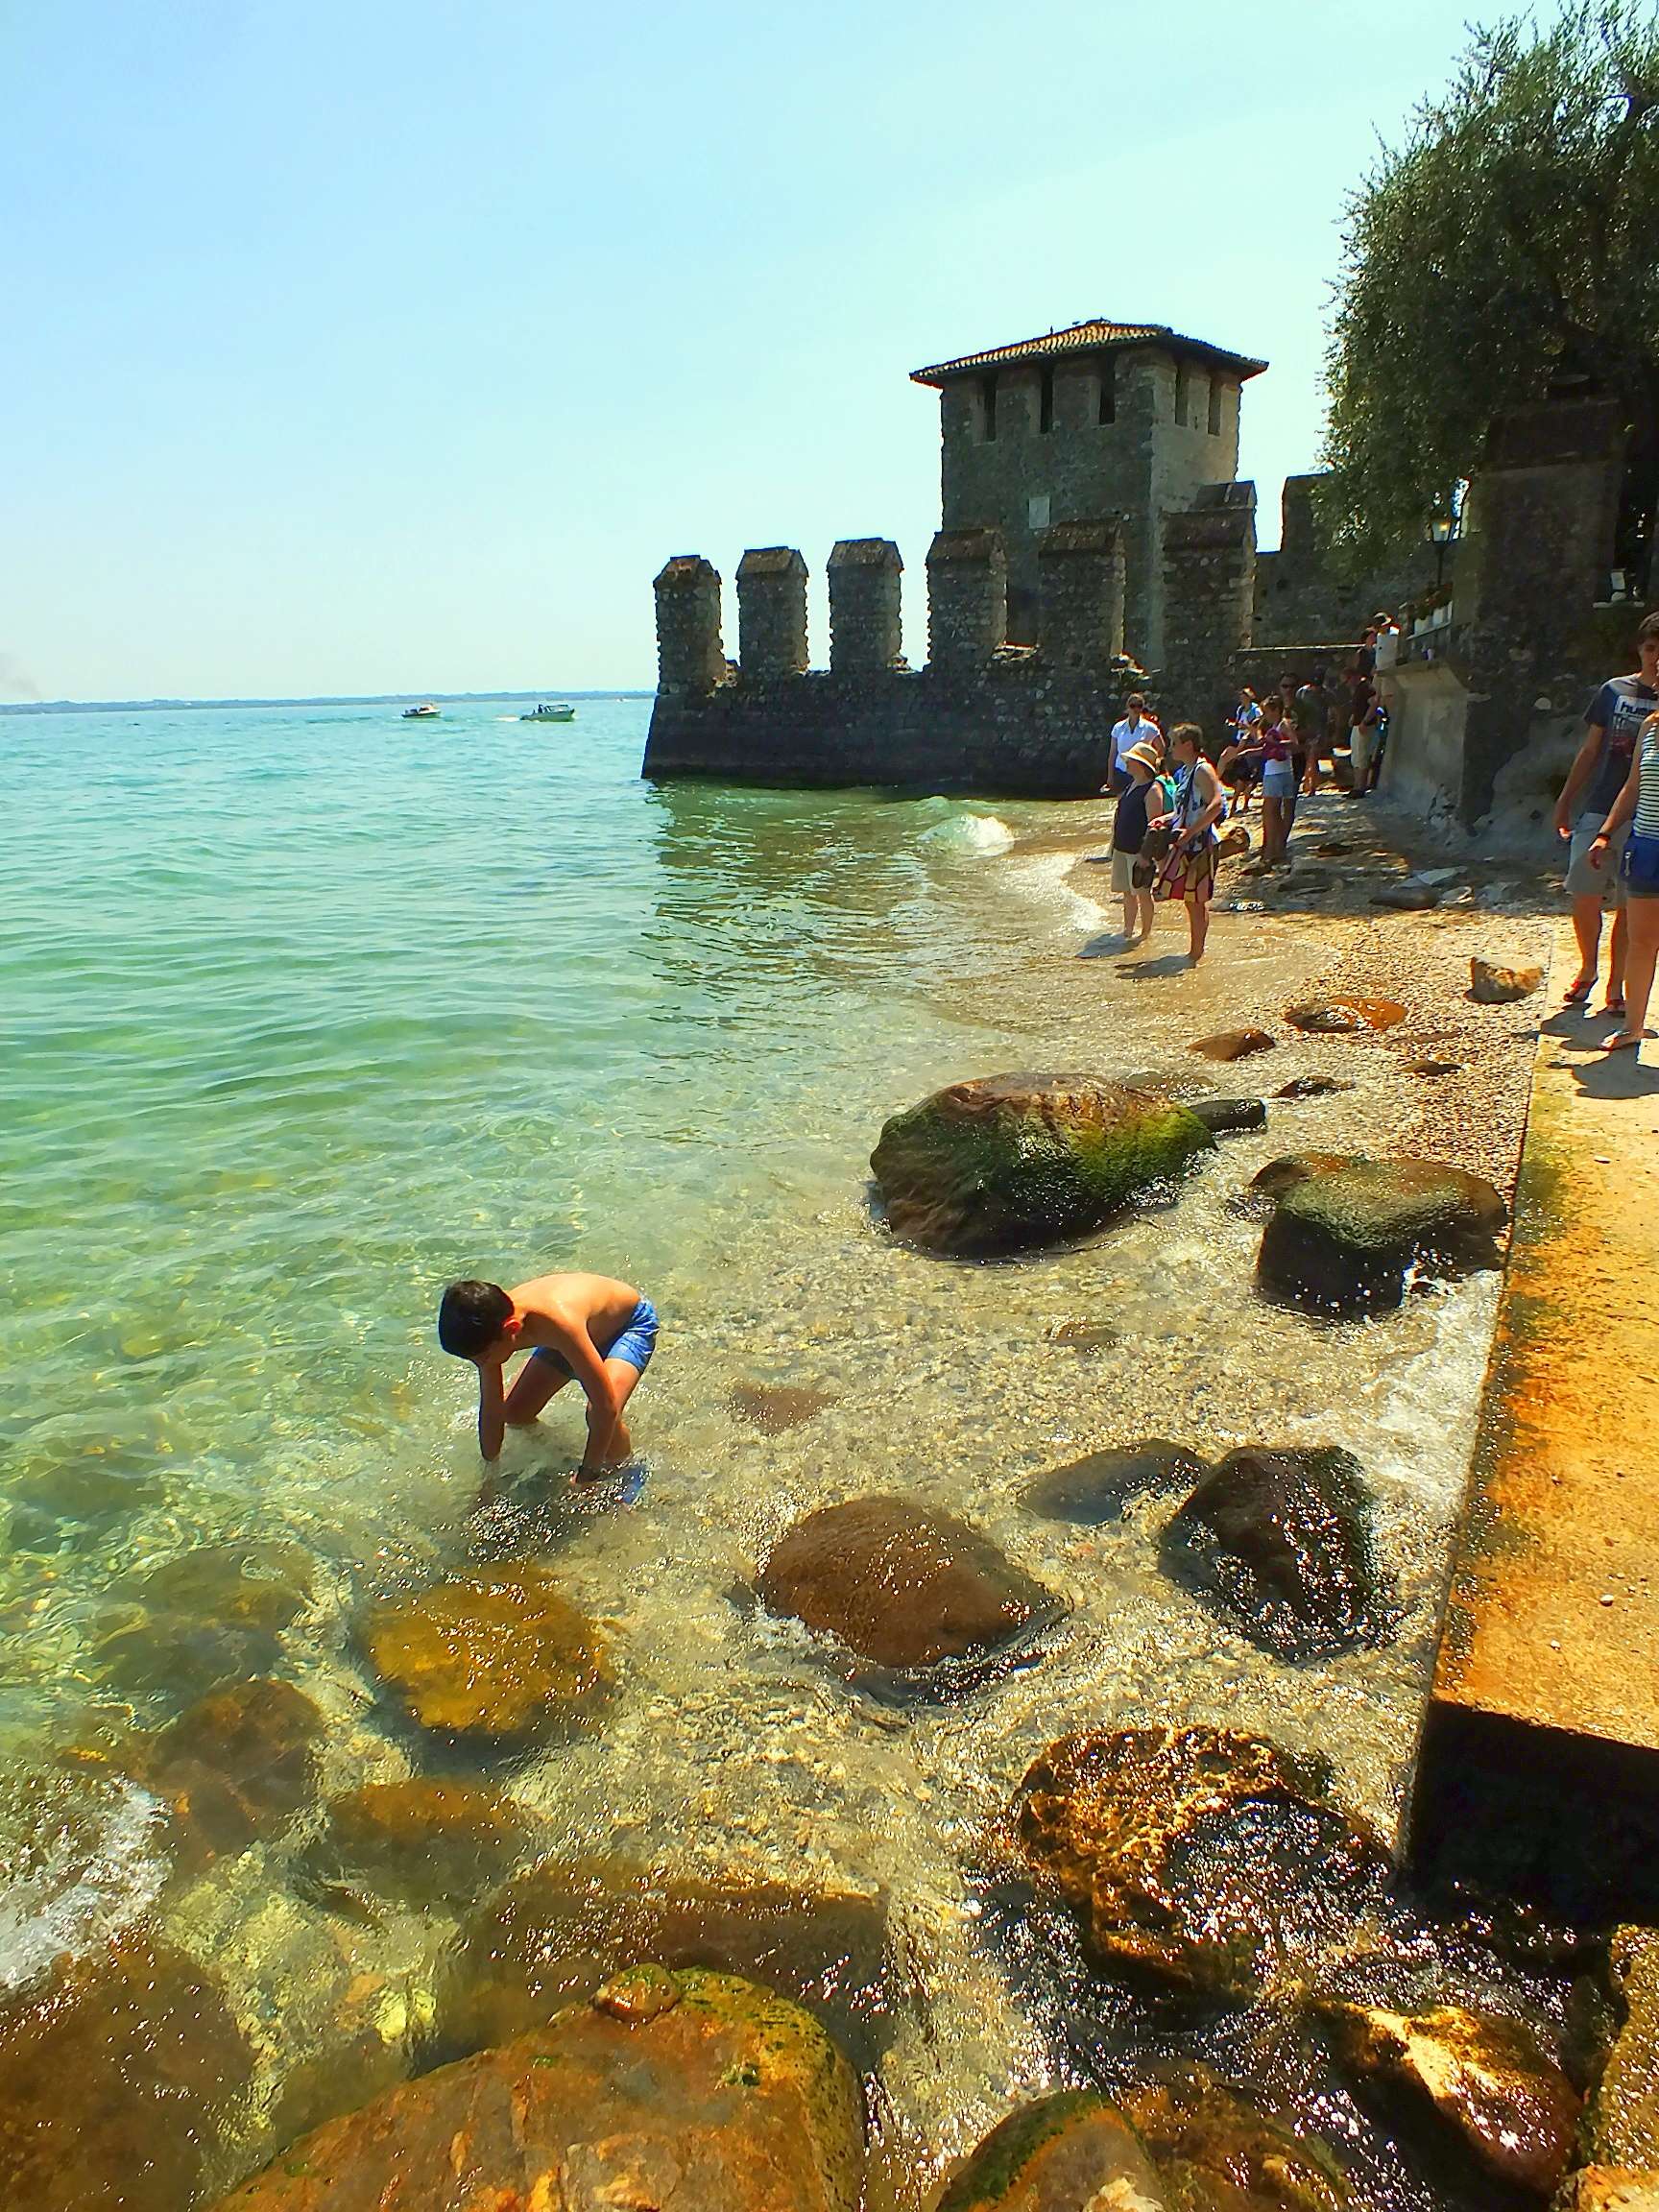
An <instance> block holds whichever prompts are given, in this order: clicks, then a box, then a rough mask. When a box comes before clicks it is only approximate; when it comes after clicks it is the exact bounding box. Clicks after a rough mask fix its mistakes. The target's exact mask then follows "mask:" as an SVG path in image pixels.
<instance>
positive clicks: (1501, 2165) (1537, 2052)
mask: <svg viewBox="0 0 1659 2212" xmlns="http://www.w3.org/2000/svg"><path fill="white" fill-rule="evenodd" d="M1319 2010H1320V2015H1321V2017H1322V2018H1323V2020H1324V2022H1325V2025H1326V2028H1327V2031H1328V2032H1329V2034H1330V2036H1331V2040H1332V2044H1333V2047H1334V2050H1335V2052H1336V2055H1337V2056H1338V2058H1339V2059H1340V2061H1341V2063H1342V2064H1343V2066H1344V2067H1345V2068H1346V2069H1347V2070H1348V2071H1349V2072H1350V2073H1352V2074H1353V2075H1354V2077H1355V2078H1356V2079H1357V2080H1358V2081H1359V2082H1360V2083H1361V2084H1363V2085H1365V2086H1366V2087H1368V2088H1369V2089H1371V2090H1372V2091H1373V2092H1374V2093H1376V2094H1377V2095H1378V2096H1379V2097H1380V2098H1381V2099H1382V2100H1383V2103H1384V2104H1387V2106H1388V2107H1389V2109H1390V2110H1391V2111H1392V2112H1394V2113H1395V2114H1396V2115H1397V2116H1398V2117H1399V2118H1400V2119H1401V2120H1403V2121H1404V2122H1406V2123H1407V2125H1409V2124H1410V2123H1412V2122H1413V2121H1414V2122H1416V2123H1417V2125H1418V2127H1419V2128H1423V2127H1424V2126H1425V2125H1426V2126H1427V2128H1428V2129H1429V2130H1430V2132H1429V2135H1428V2138H1427V2140H1428V2143H1429V2146H1430V2148H1431V2149H1432V2148H1434V2147H1436V2146H1437V2147H1440V2148H1444V2147H1445V2146H1446V2145H1447V2144H1448V2143H1451V2144H1453V2145H1454V2146H1455V2148H1457V2149H1459V2150H1460V2151H1461V2152H1464V2153H1465V2154H1466V2155H1467V2156H1468V2157H1469V2158H1470V2159H1471V2160H1472V2161H1473V2163H1474V2164H1475V2165H1477V2166H1478V2167H1479V2169H1480V2170H1481V2171H1482V2172H1483V2173H1484V2174H1486V2175H1488V2176H1491V2178H1492V2179H1493V2180H1495V2181H1500V2182H1504V2183H1507V2184H1508V2185H1509V2187H1510V2188H1512V2189H1520V2190H1526V2191H1527V2192H1528V2193H1530V2194H1533V2195H1536V2196H1538V2197H1548V2196H1549V2195H1550V2193H1551V2190H1553V2189H1554V2188H1555V2187H1556V2186H1557V2184H1558V2183H1559V2182H1560V2180H1561V2177H1562V2176H1563V2175H1564V2174H1565V2173H1566V2171H1567V2162H1568V2158H1569V2155H1570V2153H1571V2152H1572V2148H1573V2134H1574V2129H1575V2127H1576V2125H1577V2120H1578V2099H1577V2096H1576V2095H1575V2092H1574V2089H1573V2087H1572V2084H1571V2083H1570V2082H1569V2081H1568V2080H1567V2077H1566V2075H1565V2074H1564V2073H1563V2072H1562V2070H1561V2068H1560V2067H1559V2066H1558V2065H1557V2064H1556V2062H1555V2060H1554V2059H1553V2058H1552V2057H1551V2056H1548V2054H1547V2053H1546V2052H1545V2051H1544V2050H1543V2049H1542V2048H1541V2047H1540V2045H1539V2044H1538V2041H1537V2039H1536V2038H1535V2037H1534V2036H1533V2035H1531V2034H1529V2033H1528V2032H1527V2030H1526V2029H1525V2028H1523V2027H1522V2026H1521V2024H1520V2022H1519V2021H1515V2020H1508V2019H1498V2018H1496V2017H1494V2016H1493V2015H1492V2014H1490V2013H1477V2012H1471V2011H1467V2010H1465V2009H1464V2008H1462V2007H1461V2006H1455V2005H1443V2006H1436V2007H1434V2008H1431V2009H1430V2010H1428V2011H1423V2012H1413V2013H1402V2012H1390V2011H1386V2010H1384V2009H1383V2008H1381V2007H1380V2006H1370V2005H1348V2004H1342V2003H1339V2002H1328V2003H1326V2004H1323V2005H1322V2006H1321V2007H1320V2008H1319Z"/></svg>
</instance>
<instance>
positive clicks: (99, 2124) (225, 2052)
mask: <svg viewBox="0 0 1659 2212" xmlns="http://www.w3.org/2000/svg"><path fill="white" fill-rule="evenodd" d="M251 2073H252V2055H251V2053H250V2051H249V2049H248V2046H247V2044H246V2043H245V2042H244V2040H243V2037H242V2034H241V2032H240V2030H239V2029H238V2028H237V2026H236V2023H235V2021H234V2019H233V2018H232V2017H231V2014H230V2011H229V2008H228V2006H227V2004H226V2002H225V1998H224V1995H223V1993H222V1991H221V1990H220V1988H219V1986H218V1984H217V1983H216V1982H215V1981H214V1979H213V1978H212V1976H211V1975H210V1974H208V1973H207V1972H206V1970H205V1969H204V1968H203V1967H200V1966H198V1965H197V1964H196V1963H195V1962H194V1961H193V1960H190V1959H188V1958H186V1957H185V1956H184V1954H183V1953H182V1952H180V1951H176V1950H173V1949H170V1948H168V1947H165V1946H161V1945H152V1944H150V1943H148V1942H145V1941H144V1940H143V1939H142V1938H140V1937H138V1936H126V1937H124V1938H123V1939H122V1940H121V1941H120V1942H119V1943H117V1944H116V1945H115V1946H114V1947H113V1948H112V1949H111V1950H109V1951H108V1952H107V1953H104V1954H102V1955H100V1956H98V1957H92V1958H87V1959H84V1960H71V1959H70V1958H69V1957H68V1956H67V1955H64V1956H63V1957H61V1958H60V1959H59V1960H57V1961H56V1962H55V1964H54V1965H53V1966H52V1967H51V1968H50V1970H49V1971H48V1972H47V1973H46V1974H45V1975H43V1976H41V1977H40V1978H39V1979H37V1980H36V1981H35V1982H32V1983H31V1984H29V1985H28V1986H27V1987H26V1988H24V1989H22V1990H19V1991H17V1992H15V1993H14V1994H12V1995H11V1996H9V1997H8V1998H6V1999H5V2001H4V2003H3V2005H0V2204H5V2205H6V2206H7V2207H8V2208H9V2212H180V2207H182V2206H185V2205H189V2204H194V2203H196V2202H198V2201H199V2196H198V2188H199V2184H200V2182H201V2179H202V2176H203V2173H204V2168H205V2166H206V2164H207V2161H208V2159H209V2157H210V2156H211V2155H212V2153H213V2152H214V2149H215V2147H216V2144H217V2142H218V2138H219V2134H220V2130H221V2128H222V2126H223V2124H224V2123H225V2122H226V2120H227V2119H228V2117H229V2115H230V2114H231V2113H232V2112H233V2111H234V2109H235V2107H236V2105H237V2103H238V2101H239V2100H240V2097H241V2095H242V2092H243V2091H244V2089H245V2088H246V2085H247V2082H248V2080H249V2077H250V2075H251Z"/></svg>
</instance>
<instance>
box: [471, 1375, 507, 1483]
mask: <svg viewBox="0 0 1659 2212" xmlns="http://www.w3.org/2000/svg"><path fill="white" fill-rule="evenodd" d="M501 1369H502V1362H501V1361H500V1360H498V1359H497V1360H492V1361H485V1360H482V1359H480V1360H479V1362H478V1449H479V1451H480V1452H482V1453H483V1455H484V1456H485V1458H486V1459H493V1458H495V1457H496V1456H497V1455H499V1453H500V1450H501V1443H502V1439H503V1438H504V1437H505V1435H506V1433H507V1415H506V1410H505V1407H506V1404H507V1395H506V1391H505V1390H504V1388H503V1387H502V1382H501Z"/></svg>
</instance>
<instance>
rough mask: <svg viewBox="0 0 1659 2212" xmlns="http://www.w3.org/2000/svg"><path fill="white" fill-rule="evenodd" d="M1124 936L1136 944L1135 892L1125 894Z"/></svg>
mask: <svg viewBox="0 0 1659 2212" xmlns="http://www.w3.org/2000/svg"><path fill="white" fill-rule="evenodd" d="M1123 934H1124V936H1125V937H1127V938H1128V940H1129V942H1130V943H1131V944H1133V943H1134V942H1135V894H1134V892H1133V891H1125V892H1124V894H1123Z"/></svg>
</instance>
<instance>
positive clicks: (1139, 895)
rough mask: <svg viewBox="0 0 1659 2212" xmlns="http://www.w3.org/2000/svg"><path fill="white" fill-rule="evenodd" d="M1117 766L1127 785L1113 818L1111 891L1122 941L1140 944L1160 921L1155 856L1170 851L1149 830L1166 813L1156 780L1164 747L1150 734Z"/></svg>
mask: <svg viewBox="0 0 1659 2212" xmlns="http://www.w3.org/2000/svg"><path fill="white" fill-rule="evenodd" d="M1163 765H1164V750H1163V747H1162V746H1161V745H1159V744H1158V743H1157V741H1156V740H1155V739H1154V738H1153V737H1152V735H1151V734H1150V733H1148V734H1147V735H1146V736H1144V737H1142V738H1139V739H1137V741H1136V742H1135V743H1134V744H1133V745H1130V746H1126V747H1125V749H1124V750H1123V752H1122V753H1121V754H1119V756H1118V766H1119V768H1121V769H1122V771H1123V773H1124V775H1125V776H1127V777H1128V779H1129V781H1128V782H1127V783H1126V784H1125V785H1124V787H1123V790H1122V792H1121V794H1120V795H1119V797H1118V811H1117V813H1116V814H1114V815H1113V817H1112V888H1113V890H1114V891H1115V892H1116V893H1117V895H1118V898H1119V899H1121V900H1122V902H1123V937H1124V942H1125V943H1126V944H1129V945H1138V944H1140V942H1141V940H1142V938H1143V937H1150V936H1151V934H1152V924H1153V922H1154V921H1155V919H1156V918H1157V912H1158V909H1157V905H1156V903H1155V902H1154V900H1153V897H1152V878H1153V876H1154V874H1155V873H1156V871H1155V868H1154V865H1153V861H1154V855H1156V856H1157V857H1159V858H1161V857H1162V856H1163V854H1165V853H1166V851H1167V850H1168V843H1167V839H1166V838H1161V837H1159V836H1156V835H1155V834H1154V832H1153V830H1152V828H1151V818H1152V816H1153V814H1154V813H1157V814H1162V813H1163V812H1164V809H1165V807H1166V805H1167V804H1168V802H1167V800H1166V797H1165V793H1164V787H1163V785H1162V784H1161V783H1160V782H1159V781H1158V771H1159V770H1160V769H1161V768H1162V767H1163ZM1149 848H1150V850H1149Z"/></svg>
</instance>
